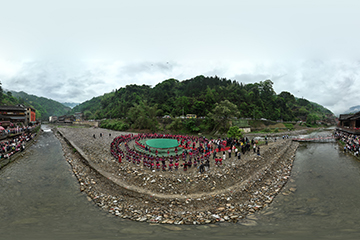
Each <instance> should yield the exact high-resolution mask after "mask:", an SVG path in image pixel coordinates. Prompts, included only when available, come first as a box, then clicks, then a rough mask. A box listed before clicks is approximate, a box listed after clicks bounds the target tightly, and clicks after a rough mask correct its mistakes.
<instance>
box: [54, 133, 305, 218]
mask: <svg viewBox="0 0 360 240" xmlns="http://www.w3.org/2000/svg"><path fill="white" fill-rule="evenodd" d="M100 133H101V135H102V137H100ZM55 134H56V136H57V137H58V138H59V140H60V142H61V143H62V147H63V151H64V156H65V158H66V160H67V161H68V162H69V163H70V165H71V166H72V169H73V172H74V174H75V175H76V177H77V178H78V180H79V183H80V190H81V191H83V192H85V193H86V194H87V195H88V196H89V198H91V199H92V200H93V201H94V202H95V203H96V204H97V205H98V206H99V207H101V208H103V209H104V210H106V211H108V212H109V213H112V214H114V215H116V216H119V217H122V218H127V219H132V220H136V221H142V222H145V221H146V222H150V223H168V224H205V223H215V222H223V221H230V222H238V221H246V220H245V217H246V216H247V215H248V214H251V213H254V212H255V211H257V210H260V209H262V208H264V207H266V206H267V205H268V204H270V203H271V202H272V200H273V199H274V197H275V196H276V194H277V193H278V192H279V191H280V190H281V188H282V187H283V186H284V185H285V183H286V182H287V180H288V178H289V176H290V174H291V169H292V163H293V160H294V156H295V152H296V149H297V147H298V143H296V142H292V141H291V140H288V139H287V140H283V139H280V140H277V141H276V142H271V143H269V145H266V146H261V155H260V156H258V155H257V154H254V153H253V152H248V153H246V154H245V155H243V156H242V157H241V160H238V159H237V158H236V159H235V157H233V158H231V159H229V158H228V159H226V160H225V162H224V164H223V165H222V166H220V167H216V166H214V163H213V162H212V165H211V167H210V170H209V171H207V172H205V173H203V174H200V173H198V170H197V169H195V168H192V169H191V170H190V171H187V172H183V171H182V170H179V171H174V172H156V171H150V170H148V169H144V168H142V167H141V166H137V165H134V164H132V163H128V162H125V161H124V162H123V163H121V164H119V163H118V162H117V161H116V160H115V159H114V158H113V157H112V156H111V154H110V143H111V141H112V140H113V138H114V137H115V136H118V135H120V134H125V133H122V132H116V131H110V130H106V129H97V128H58V129H57V130H56V131H55ZM94 135H95V138H94V137H93V136H94Z"/></svg>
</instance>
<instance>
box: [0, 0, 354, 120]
mask: <svg viewBox="0 0 360 240" xmlns="http://www.w3.org/2000/svg"><path fill="white" fill-rule="evenodd" d="M18 6H22V7H21V8H19V7H18ZM359 7H360V3H359V2H358V1H356V0H343V1H337V0H326V1H325V0H313V1H303V0H302V1H300V0H295V1H286V0H274V1H267V0H254V1H238V0H223V1H215V0H207V1H205V0H198V1H190V0H182V1H166V0H154V1H145V0H134V1H125V0H105V1H96V0H77V1H70V0H63V1H56V2H54V1H52V2H51V3H50V2H49V1H45V0H33V1H31V2H29V1H25V0H13V1H6V2H4V3H2V8H1V9H0V29H1V37H0V56H1V58H2V59H0V81H1V82H2V83H3V87H4V88H9V89H14V90H23V91H25V92H28V93H32V94H36V95H39V96H45V97H49V98H54V99H55V100H58V101H84V100H87V99H90V98H92V97H93V96H94V95H95V96H96V95H102V94H103V93H106V92H110V91H111V90H113V89H115V88H119V87H123V86H125V85H127V84H147V85H152V86H155V85H156V84H157V83H158V82H161V81H163V80H165V79H168V78H177V79H179V80H183V79H188V78H191V77H194V76H196V75H200V74H202V75H218V76H220V77H225V78H229V79H236V80H239V81H244V82H253V81H261V80H265V79H268V78H270V79H272V80H273V82H274V83H275V85H274V87H275V90H276V92H281V91H289V92H292V93H293V94H294V95H295V96H298V97H302V96H303V97H305V98H307V99H309V100H311V101H315V102H318V103H320V104H323V105H325V106H326V107H328V108H330V109H331V110H333V111H334V112H336V113H339V112H341V111H343V110H344V109H345V108H347V107H350V106H352V105H358V102H356V99H358V97H359V96H358V93H357V91H356V90H355V89H357V88H358V82H359V81H358V78H359V73H358V70H357V69H358V62H357V60H358V56H359V55H360V48H359V47H358V43H359V42H360V33H359V32H358V31H356V29H357V23H358V22H360V15H359V14H358V9H359ZM314 59H319V60H314ZM334 59H341V60H334Z"/></svg>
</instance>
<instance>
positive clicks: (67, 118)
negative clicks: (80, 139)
mask: <svg viewBox="0 0 360 240" xmlns="http://www.w3.org/2000/svg"><path fill="white" fill-rule="evenodd" d="M74 121H75V117H74V116H73V115H64V116H60V117H58V119H57V122H58V123H73V122H74Z"/></svg>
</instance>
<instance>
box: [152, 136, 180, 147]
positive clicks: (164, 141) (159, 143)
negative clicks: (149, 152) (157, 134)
mask: <svg viewBox="0 0 360 240" xmlns="http://www.w3.org/2000/svg"><path fill="white" fill-rule="evenodd" d="M146 145H148V146H149V147H151V148H175V147H177V146H179V143H178V141H177V140H176V139H169V138H156V139H150V140H147V141H146Z"/></svg>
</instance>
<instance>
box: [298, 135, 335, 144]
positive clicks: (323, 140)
mask: <svg viewBox="0 0 360 240" xmlns="http://www.w3.org/2000/svg"><path fill="white" fill-rule="evenodd" d="M336 139H337V138H336V137H334V136H331V137H329V136H328V137H315V138H293V139H292V140H293V141H296V142H317V143H328V142H335V141H336Z"/></svg>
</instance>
